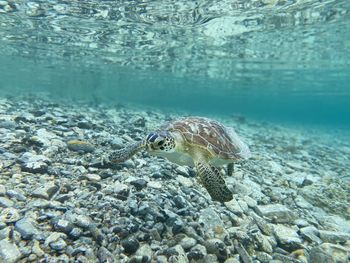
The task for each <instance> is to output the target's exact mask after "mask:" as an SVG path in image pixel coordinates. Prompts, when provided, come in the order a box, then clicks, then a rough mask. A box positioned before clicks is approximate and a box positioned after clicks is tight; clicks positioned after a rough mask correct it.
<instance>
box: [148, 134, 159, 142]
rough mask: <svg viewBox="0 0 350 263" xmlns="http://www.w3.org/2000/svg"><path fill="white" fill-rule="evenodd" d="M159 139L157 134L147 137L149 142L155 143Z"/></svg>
mask: <svg viewBox="0 0 350 263" xmlns="http://www.w3.org/2000/svg"><path fill="white" fill-rule="evenodd" d="M157 138H158V135H157V134H154V133H151V134H150V135H148V136H147V141H150V142H154V141H155V139H157Z"/></svg>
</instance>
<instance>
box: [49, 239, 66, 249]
mask: <svg viewBox="0 0 350 263" xmlns="http://www.w3.org/2000/svg"><path fill="white" fill-rule="evenodd" d="M66 246H67V243H66V242H65V241H64V240H63V239H61V238H60V239H58V240H57V241H54V242H50V247H51V248H52V249H53V250H56V251H61V250H63V249H65V248H66Z"/></svg>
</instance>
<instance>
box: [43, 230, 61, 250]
mask: <svg viewBox="0 0 350 263" xmlns="http://www.w3.org/2000/svg"><path fill="white" fill-rule="evenodd" d="M66 237H67V235H66V234H64V233H60V232H52V233H51V234H50V235H49V236H48V237H47V238H46V239H45V243H44V244H45V246H46V247H47V246H49V245H50V244H51V243H52V242H56V241H58V240H59V239H60V238H66Z"/></svg>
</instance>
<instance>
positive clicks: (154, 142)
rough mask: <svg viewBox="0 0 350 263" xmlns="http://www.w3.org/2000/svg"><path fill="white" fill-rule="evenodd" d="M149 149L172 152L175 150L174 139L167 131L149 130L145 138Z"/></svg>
mask: <svg viewBox="0 0 350 263" xmlns="http://www.w3.org/2000/svg"><path fill="white" fill-rule="evenodd" d="M146 148H147V150H149V151H156V152H172V151H174V150H175V139H174V137H173V136H172V135H171V133H170V132H168V131H157V132H151V133H150V134H148V135H147V138H146Z"/></svg>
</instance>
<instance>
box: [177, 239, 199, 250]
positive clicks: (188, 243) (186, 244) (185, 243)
mask: <svg viewBox="0 0 350 263" xmlns="http://www.w3.org/2000/svg"><path fill="white" fill-rule="evenodd" d="M196 244H197V240H195V239H194V238H192V237H184V238H183V239H181V241H180V245H181V246H182V248H183V249H184V250H185V251H187V250H189V249H191V248H192V247H194V246H195V245H196Z"/></svg>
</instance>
